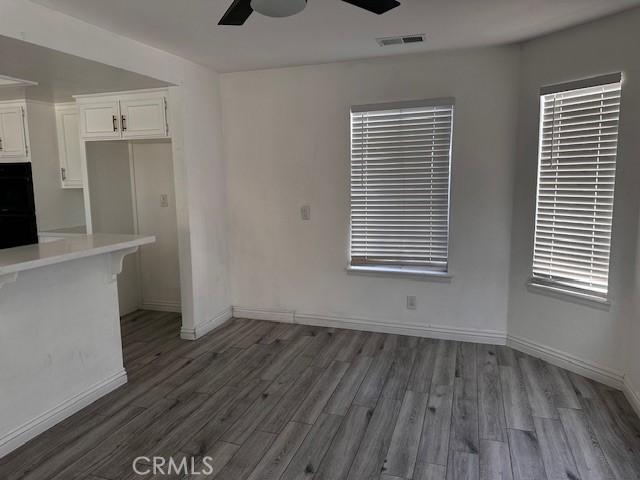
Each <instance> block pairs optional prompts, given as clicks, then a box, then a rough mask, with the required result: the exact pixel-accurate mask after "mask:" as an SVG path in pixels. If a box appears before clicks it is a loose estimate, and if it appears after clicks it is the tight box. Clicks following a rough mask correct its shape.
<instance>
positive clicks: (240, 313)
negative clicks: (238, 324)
mask: <svg viewBox="0 0 640 480" xmlns="http://www.w3.org/2000/svg"><path fill="white" fill-rule="evenodd" d="M233 316H234V317H235V318H249V319H251V320H269V321H271V322H280V323H294V322H295V312H293V311H277V310H264V309H259V308H248V307H233Z"/></svg>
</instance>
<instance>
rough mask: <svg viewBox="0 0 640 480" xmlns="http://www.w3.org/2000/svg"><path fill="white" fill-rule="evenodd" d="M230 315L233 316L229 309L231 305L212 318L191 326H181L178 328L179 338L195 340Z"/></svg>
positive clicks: (223, 321) (227, 318)
mask: <svg viewBox="0 0 640 480" xmlns="http://www.w3.org/2000/svg"><path fill="white" fill-rule="evenodd" d="M231 317H233V311H232V310H231V307H229V308H225V309H224V310H222V311H221V312H220V313H218V314H217V315H216V316H214V317H213V318H212V319H210V320H208V321H206V322H203V323H200V324H198V325H196V326H195V327H193V328H186V327H184V326H183V327H182V329H181V330H180V338H182V339H184V340H197V339H199V338H201V337H203V336H205V335H206V334H207V333H209V332H210V331H211V330H213V329H215V328H217V327H219V326H220V325H222V324H223V323H225V322H226V321H228V320H230V319H231Z"/></svg>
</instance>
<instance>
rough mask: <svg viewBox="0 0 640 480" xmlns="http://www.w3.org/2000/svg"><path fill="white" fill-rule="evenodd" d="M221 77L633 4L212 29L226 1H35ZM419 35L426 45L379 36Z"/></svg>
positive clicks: (476, 35) (445, 10) (269, 21)
mask: <svg viewBox="0 0 640 480" xmlns="http://www.w3.org/2000/svg"><path fill="white" fill-rule="evenodd" d="M32 1H34V2H35V3H39V4H41V5H45V6H47V7H50V8H52V9H55V10H58V11H60V12H62V13H65V14H68V15H71V16H74V17H77V18H79V19H81V20H84V21H86V22H88V23H92V24H94V25H97V26H100V27H102V28H104V29H107V30H110V31H112V32H115V33H118V34H120V35H123V36H126V37H129V38H133V39H136V40H139V41H141V42H143V43H146V44H149V45H153V46H155V47H157V48H160V49H162V50H166V51H169V52H172V53H175V54H177V55H180V56H182V57H185V58H189V59H191V60H194V61H196V62H199V63H202V64H205V65H209V66H211V67H213V68H215V69H216V70H218V71H220V72H228V71H238V70H253V69H261V68H270V67H281V66H289V65H304V64H314V63H325V62H333V61H340V60H351V59H360V58H367V57H377V56H383V55H397V54H404V53H416V52H422V51H429V50H440V49H449V48H460V47H474V46H485V45H496V44H505V43H513V42H518V41H522V40H526V39H530V38H533V37H536V36H540V35H543V34H545V33H549V32H552V31H554V30H559V29H562V28H565V27H568V26H572V25H576V24H579V23H583V22H586V21H589V20H592V19H595V18H598V17H602V16H605V15H608V14H611V13H614V12H618V11H621V10H624V9H626V8H629V7H632V6H635V5H640V0H400V1H401V3H402V5H401V6H400V7H398V8H396V9H395V10H392V11H390V12H388V13H387V14H385V15H381V16H377V15H374V14H371V13H369V12H366V11H364V10H361V9H359V8H357V7H354V6H352V5H349V4H347V3H345V2H343V1H341V0H308V6H307V8H306V9H305V10H304V11H303V12H302V13H300V14H298V15H296V16H293V17H289V18H284V19H274V18H267V17H263V16H260V15H259V14H257V13H254V14H253V15H252V16H251V17H250V18H249V20H248V21H247V23H246V24H245V25H244V26H243V27H232V26H225V27H222V26H218V25H217V23H218V20H219V19H220V17H221V16H222V15H223V13H224V12H225V10H226V9H227V7H228V6H229V5H230V4H231V2H232V0H110V1H105V0H32ZM416 33H425V34H426V35H427V42H426V43H425V44H423V45H411V46H400V47H398V46H394V47H384V48H382V47H379V46H378V45H377V44H376V42H375V38H376V37H386V36H393V35H402V34H416Z"/></svg>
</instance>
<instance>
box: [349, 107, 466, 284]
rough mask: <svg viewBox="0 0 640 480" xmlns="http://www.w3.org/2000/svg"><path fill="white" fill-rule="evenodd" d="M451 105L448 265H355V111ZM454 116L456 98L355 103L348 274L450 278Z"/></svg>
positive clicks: (448, 181)
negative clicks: (353, 251) (353, 194)
mask: <svg viewBox="0 0 640 480" xmlns="http://www.w3.org/2000/svg"><path fill="white" fill-rule="evenodd" d="M438 106H441V107H450V108H451V127H450V132H449V151H448V171H447V175H448V178H447V203H446V208H447V215H446V221H447V229H446V232H447V236H446V249H447V250H446V254H447V256H446V265H445V266H444V268H442V269H439V268H435V267H432V266H428V265H401V264H373V263H372V264H358V263H356V264H354V263H353V256H352V246H353V245H352V243H353V198H352V188H353V175H352V168H353V134H354V129H353V114H354V113H356V114H357V113H363V112H377V111H379V112H385V111H392V110H401V109H411V108H423V107H438ZM454 117H455V98H453V97H440V98H431V99H424V100H409V101H399V102H385V103H376V104H365V105H353V106H352V107H351V109H350V112H349V120H350V121H349V238H348V242H349V246H348V260H347V268H346V270H347V273H350V274H356V275H374V276H377V275H388V276H401V277H405V276H408V277H412V278H416V279H426V280H435V281H445V282H448V281H450V279H451V278H453V277H452V275H451V274H450V264H451V249H450V243H451V185H452V163H453V133H454Z"/></svg>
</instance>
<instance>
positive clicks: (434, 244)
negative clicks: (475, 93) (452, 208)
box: [351, 98, 453, 272]
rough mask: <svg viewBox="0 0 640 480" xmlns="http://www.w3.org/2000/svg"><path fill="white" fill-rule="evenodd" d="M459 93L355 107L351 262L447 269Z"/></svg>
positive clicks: (353, 121)
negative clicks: (455, 103)
mask: <svg viewBox="0 0 640 480" xmlns="http://www.w3.org/2000/svg"><path fill="white" fill-rule="evenodd" d="M452 122H453V99H451V98H448V99H438V100H432V101H424V102H403V103H396V104H386V105H369V106H362V107H354V108H353V109H352V111H351V265H352V266H389V267H413V268H416V267H417V268H420V269H425V270H435V271H440V272H446V271H447V264H448V243H449V177H450V165H451V135H452Z"/></svg>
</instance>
